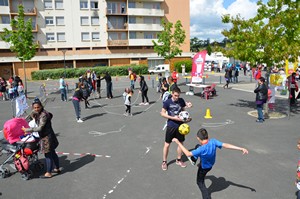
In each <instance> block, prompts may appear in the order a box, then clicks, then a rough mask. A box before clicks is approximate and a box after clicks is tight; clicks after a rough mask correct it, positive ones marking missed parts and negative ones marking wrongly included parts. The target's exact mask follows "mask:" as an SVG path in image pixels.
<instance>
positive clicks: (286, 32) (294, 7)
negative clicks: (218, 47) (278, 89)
mask: <svg viewBox="0 0 300 199" xmlns="http://www.w3.org/2000/svg"><path fill="white" fill-rule="evenodd" d="M257 5H258V11H257V15H256V16H255V17H253V18H251V19H248V20H245V19H243V18H241V17H240V15H237V16H235V17H231V16H229V15H224V16H223V17H222V22H223V23H227V24H231V25H232V27H231V29H229V30H223V32H222V34H223V35H224V36H225V37H226V38H228V42H227V45H226V49H225V50H224V51H223V53H224V54H225V55H226V56H230V57H234V58H235V59H238V60H244V61H250V62H251V63H252V64H255V63H267V65H268V66H271V65H272V64H274V63H279V62H281V61H284V60H286V59H288V60H290V61H292V62H294V61H296V60H297V59H298V56H299V55H300V26H299V25H300V4H299V1H298V0H269V1H268V3H267V4H264V3H263V2H262V0H259V1H258V3H257Z"/></svg>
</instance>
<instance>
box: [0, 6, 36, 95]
mask: <svg viewBox="0 0 300 199" xmlns="http://www.w3.org/2000/svg"><path fill="white" fill-rule="evenodd" d="M10 25H11V27H12V30H8V29H7V28H4V29H3V30H4V32H3V33H2V34H1V35H0V36H1V39H2V40H3V41H5V42H8V43H9V44H10V50H11V51H12V52H13V53H16V57H17V58H18V59H19V60H20V61H22V62H23V70H24V80H25V95H27V80H26V71H25V61H26V60H31V59H32V58H33V57H34V56H35V53H36V48H37V44H36V43H35V42H34V36H33V34H32V20H31V19H29V20H27V21H26V22H25V15H24V7H23V5H21V4H20V5H19V7H18V18H17V19H12V21H11V24H10Z"/></svg>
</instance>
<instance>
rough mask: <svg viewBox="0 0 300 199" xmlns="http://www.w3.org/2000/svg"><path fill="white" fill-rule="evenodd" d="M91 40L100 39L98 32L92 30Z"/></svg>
mask: <svg viewBox="0 0 300 199" xmlns="http://www.w3.org/2000/svg"><path fill="white" fill-rule="evenodd" d="M92 40H100V33H99V32H93V33H92Z"/></svg>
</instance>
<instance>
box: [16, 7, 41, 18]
mask: <svg viewBox="0 0 300 199" xmlns="http://www.w3.org/2000/svg"><path fill="white" fill-rule="evenodd" d="M36 13H37V11H36V8H35V7H33V8H24V14H25V15H26V16H36ZM10 14H11V15H18V14H19V13H18V10H11V13H10Z"/></svg>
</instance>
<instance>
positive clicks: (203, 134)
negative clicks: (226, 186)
mask: <svg viewBox="0 0 300 199" xmlns="http://www.w3.org/2000/svg"><path fill="white" fill-rule="evenodd" d="M197 140H198V141H199V142H200V144H201V146H200V147H198V148H196V149H194V150H192V151H189V150H187V149H186V148H185V147H184V146H183V145H182V144H181V142H179V141H178V139H177V138H173V140H172V141H173V142H175V143H176V144H178V146H179V148H180V149H181V150H182V151H183V153H184V154H185V155H186V156H187V157H188V159H189V160H190V161H193V160H191V157H193V158H194V159H195V160H194V161H195V162H196V161H197V159H198V158H200V165H199V167H198V173H197V184H198V187H199V189H200V191H201V193H202V197H203V198H210V194H209V193H208V189H207V188H206V186H205V183H204V179H205V176H206V174H207V173H208V172H209V171H210V170H211V169H212V167H213V165H214V164H215V161H216V150H217V148H219V149H221V148H222V147H224V148H226V149H234V150H239V151H242V152H243V154H248V150H247V149H245V148H241V147H238V146H234V145H232V144H227V143H223V142H220V141H219V140H216V139H214V138H212V139H208V133H207V131H206V129H204V128H201V129H200V130H199V131H198V133H197ZM195 162H191V163H192V165H195Z"/></svg>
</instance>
